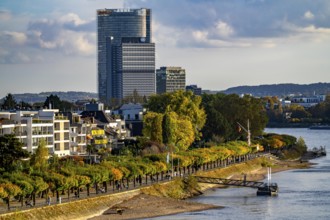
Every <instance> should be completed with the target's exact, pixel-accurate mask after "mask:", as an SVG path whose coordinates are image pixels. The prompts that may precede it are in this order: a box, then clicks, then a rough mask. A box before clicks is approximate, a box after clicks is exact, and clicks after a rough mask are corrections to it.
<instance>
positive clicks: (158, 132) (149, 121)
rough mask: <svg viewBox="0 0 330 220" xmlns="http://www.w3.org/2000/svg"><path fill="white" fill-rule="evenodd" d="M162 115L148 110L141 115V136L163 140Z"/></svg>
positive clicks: (153, 139)
mask: <svg viewBox="0 0 330 220" xmlns="http://www.w3.org/2000/svg"><path fill="white" fill-rule="evenodd" d="M163 117H164V115H163V114H161V113H157V112H148V113H147V114H146V115H144V116H143V131H142V133H143V136H145V137H149V138H150V140H151V141H155V142H157V143H162V142H163V127H162V121H163Z"/></svg>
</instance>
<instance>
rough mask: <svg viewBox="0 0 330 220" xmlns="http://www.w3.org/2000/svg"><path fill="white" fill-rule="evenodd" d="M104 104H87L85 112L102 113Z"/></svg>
mask: <svg viewBox="0 0 330 220" xmlns="http://www.w3.org/2000/svg"><path fill="white" fill-rule="evenodd" d="M103 110H104V104H103V103H87V104H86V111H103Z"/></svg>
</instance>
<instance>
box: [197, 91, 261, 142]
mask: <svg viewBox="0 0 330 220" xmlns="http://www.w3.org/2000/svg"><path fill="white" fill-rule="evenodd" d="M202 104H203V107H204V109H205V111H206V114H207V120H206V124H205V127H204V129H203V131H202V132H203V135H204V138H206V139H208V140H215V139H216V140H221V141H229V140H236V139H242V138H243V139H246V136H247V135H246V134H245V133H242V132H239V130H238V129H237V123H240V124H243V125H246V124H247V121H248V120H249V121H250V132H251V135H252V136H257V135H261V134H262V132H263V129H264V128H265V126H266V123H267V115H266V111H265V108H264V105H263V102H262V100H260V99H256V98H253V97H251V96H244V97H242V98H241V97H239V96H238V95H236V94H231V95H225V94H216V95H208V94H203V102H202ZM246 127H247V126H246ZM215 137H216V138H215Z"/></svg>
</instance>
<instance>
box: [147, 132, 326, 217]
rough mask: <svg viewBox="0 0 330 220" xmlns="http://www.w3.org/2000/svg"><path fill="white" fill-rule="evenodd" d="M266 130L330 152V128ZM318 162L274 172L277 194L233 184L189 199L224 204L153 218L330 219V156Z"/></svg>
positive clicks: (318, 159) (273, 179)
mask: <svg viewBox="0 0 330 220" xmlns="http://www.w3.org/2000/svg"><path fill="white" fill-rule="evenodd" d="M266 132H269V133H270V132H271V133H279V134H289V135H293V136H295V137H297V138H299V137H302V138H303V139H304V140H305V142H306V144H307V146H308V148H313V147H319V146H326V147H327V152H328V153H329V152H330V130H309V129H307V128H295V129H292V128H290V129H286V128H285V129H284V128H281V129H275V128H272V129H266ZM312 162H313V163H316V165H314V166H312V168H309V169H304V170H290V171H285V172H280V173H275V174H273V175H272V181H273V182H277V184H278V185H279V190H280V191H279V195H278V196H277V197H264V196H256V189H252V188H237V187H229V188H226V189H212V190H209V191H206V192H205V193H204V194H203V195H201V196H198V197H196V198H192V199H189V201H193V202H200V203H208V204H215V205H219V206H223V207H224V208H221V209H213V210H206V211H199V212H189V213H181V214H177V215H171V216H164V217H157V218H152V219H159V220H163V219H177V220H188V219H189V220H191V219H192V220H197V219H198V220H202V219H205V220H210V219H212V220H213V219H242V220H250V219H251V220H252V219H253V220H258V219H270V220H271V219H274V220H275V219H276V220H278V219H285V220H286V219H290V220H291V219H299V220H304V219H306V220H312V219H330V156H329V154H328V155H327V156H326V157H321V158H317V159H314V160H312Z"/></svg>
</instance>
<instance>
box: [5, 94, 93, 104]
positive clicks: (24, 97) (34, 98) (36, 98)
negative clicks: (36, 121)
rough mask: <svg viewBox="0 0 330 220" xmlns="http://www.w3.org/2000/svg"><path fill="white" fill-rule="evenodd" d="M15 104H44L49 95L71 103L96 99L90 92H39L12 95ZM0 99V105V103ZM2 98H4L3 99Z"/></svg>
mask: <svg viewBox="0 0 330 220" xmlns="http://www.w3.org/2000/svg"><path fill="white" fill-rule="evenodd" d="M12 95H13V96H14V98H15V100H16V101H17V102H21V101H23V102H26V103H35V102H45V101H46V98H47V97H48V96H50V95H57V96H58V97H59V98H60V99H61V100H65V101H69V102H73V101H77V100H90V99H97V98H98V97H97V93H92V92H76V91H68V92H41V93H22V94H12ZM1 98H2V97H0V103H1ZM3 98H4V97H3Z"/></svg>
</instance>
